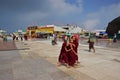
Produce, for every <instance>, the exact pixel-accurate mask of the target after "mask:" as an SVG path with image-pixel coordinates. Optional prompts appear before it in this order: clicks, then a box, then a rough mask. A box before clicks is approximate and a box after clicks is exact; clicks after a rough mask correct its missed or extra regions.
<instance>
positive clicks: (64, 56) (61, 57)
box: [58, 36, 70, 68]
mask: <svg viewBox="0 0 120 80" xmlns="http://www.w3.org/2000/svg"><path fill="white" fill-rule="evenodd" d="M67 46H68V42H67V36H65V38H64V42H63V44H62V47H61V50H60V54H59V58H58V66H60V65H61V64H65V65H66V67H67V68H69V67H70V66H69V61H68V56H67V55H68V53H67V51H69V50H66V47H67Z"/></svg>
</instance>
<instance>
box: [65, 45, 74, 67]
mask: <svg viewBox="0 0 120 80" xmlns="http://www.w3.org/2000/svg"><path fill="white" fill-rule="evenodd" d="M72 47H73V48H74V46H72ZM67 49H71V46H70V45H68V46H67ZM67 56H68V61H69V65H71V66H73V65H74V64H75V62H76V54H75V53H74V52H73V51H72V50H70V51H68V54H67Z"/></svg>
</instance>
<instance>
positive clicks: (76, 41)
mask: <svg viewBox="0 0 120 80" xmlns="http://www.w3.org/2000/svg"><path fill="white" fill-rule="evenodd" d="M73 44H74V45H75V47H74V48H73V49H74V51H75V52H76V53H78V46H79V43H78V40H77V39H76V40H74V41H73ZM75 59H76V60H78V55H76V57H75Z"/></svg>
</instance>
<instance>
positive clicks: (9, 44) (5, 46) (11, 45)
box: [0, 40, 17, 51]
mask: <svg viewBox="0 0 120 80" xmlns="http://www.w3.org/2000/svg"><path fill="white" fill-rule="evenodd" d="M16 49H17V47H16V45H15V42H14V41H12V40H9V41H1V40H0V51H6V50H16Z"/></svg>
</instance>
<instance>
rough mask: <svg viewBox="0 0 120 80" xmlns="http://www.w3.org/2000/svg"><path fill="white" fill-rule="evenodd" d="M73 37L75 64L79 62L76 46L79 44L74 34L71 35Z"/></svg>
mask: <svg viewBox="0 0 120 80" xmlns="http://www.w3.org/2000/svg"><path fill="white" fill-rule="evenodd" d="M71 38H72V39H73V44H74V45H75V47H74V51H75V52H76V53H77V55H76V64H79V63H80V62H79V61H78V46H79V41H78V39H77V38H75V37H74V36H72V37H71Z"/></svg>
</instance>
